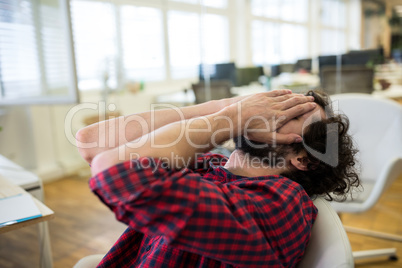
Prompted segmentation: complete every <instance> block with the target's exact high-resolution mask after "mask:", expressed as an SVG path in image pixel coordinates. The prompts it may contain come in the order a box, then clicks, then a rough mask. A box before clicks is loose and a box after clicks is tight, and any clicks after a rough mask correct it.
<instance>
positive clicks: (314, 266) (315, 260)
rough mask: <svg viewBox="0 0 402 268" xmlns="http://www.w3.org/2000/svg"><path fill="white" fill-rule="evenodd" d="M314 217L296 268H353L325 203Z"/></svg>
mask: <svg viewBox="0 0 402 268" xmlns="http://www.w3.org/2000/svg"><path fill="white" fill-rule="evenodd" d="M313 202H314V205H315V206H316V207H317V208H318V216H317V219H316V221H315V223H314V225H313V229H312V233H311V238H310V242H309V244H308V246H307V250H306V253H305V255H304V257H303V259H302V260H301V262H300V263H299V264H298V265H297V267H298V268H320V267H325V268H335V267H336V268H349V267H354V263H353V256H352V249H351V247H350V243H349V240H348V236H347V235H346V232H345V230H344V228H343V226H342V222H341V220H340V219H339V217H338V215H337V214H336V212H335V210H334V209H333V208H332V207H331V205H330V204H329V202H328V201H326V200H325V199H324V198H322V197H318V198H316V199H315V200H314V201H313ZM103 257H104V255H102V254H95V255H89V256H86V257H84V258H82V259H81V260H79V261H78V262H77V264H76V265H75V266H74V268H95V267H96V265H97V264H98V263H99V262H100V261H101V260H102V258H103Z"/></svg>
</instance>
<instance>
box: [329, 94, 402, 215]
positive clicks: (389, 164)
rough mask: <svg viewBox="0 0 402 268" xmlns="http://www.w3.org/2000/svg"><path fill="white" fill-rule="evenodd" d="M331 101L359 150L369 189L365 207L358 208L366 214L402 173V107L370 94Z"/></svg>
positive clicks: (341, 97) (362, 173)
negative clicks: (344, 115)
mask: <svg viewBox="0 0 402 268" xmlns="http://www.w3.org/2000/svg"><path fill="white" fill-rule="evenodd" d="M331 99H332V101H333V105H334V106H335V107H336V106H337V107H338V108H339V112H340V113H344V114H346V115H347V116H348V118H349V120H350V134H351V135H352V137H353V139H354V141H355V143H356V145H357V147H358V149H359V153H358V155H357V159H358V162H359V164H360V170H361V172H360V179H361V181H362V183H363V186H364V184H365V183H366V184H368V185H371V186H370V188H372V191H371V192H370V193H369V195H366V196H367V199H366V200H365V202H367V203H366V204H363V203H362V204H360V205H359V206H361V207H362V208H361V210H363V209H364V210H366V209H368V208H369V207H371V206H372V205H374V204H375V202H376V201H377V200H378V198H379V197H380V195H381V193H382V192H383V191H384V190H385V189H386V188H387V187H388V186H389V185H390V184H391V183H392V182H393V180H394V179H396V178H397V176H398V175H399V174H400V172H402V106H401V105H400V104H398V103H397V102H395V101H392V100H388V99H383V98H379V97H374V96H373V95H369V94H357V93H350V94H338V95H332V96H331ZM366 190H370V189H368V187H367V189H365V191H366ZM364 195H365V194H364ZM334 205H336V204H334ZM340 205H342V204H340ZM336 206H337V205H336ZM335 209H336V210H337V211H345V210H343V209H342V210H339V208H338V207H335ZM353 210H355V209H354V208H353ZM355 212H356V211H355Z"/></svg>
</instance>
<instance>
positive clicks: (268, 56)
mask: <svg viewBox="0 0 402 268" xmlns="http://www.w3.org/2000/svg"><path fill="white" fill-rule="evenodd" d="M250 4H251V13H252V16H254V17H253V21H252V23H251V25H252V26H251V40H252V48H253V49H252V53H253V56H252V61H253V63H254V64H256V65H262V64H279V63H293V62H296V61H297V60H298V59H300V58H304V57H307V56H308V25H307V24H306V22H307V21H308V16H307V15H308V6H309V1H308V0H251V2H250Z"/></svg>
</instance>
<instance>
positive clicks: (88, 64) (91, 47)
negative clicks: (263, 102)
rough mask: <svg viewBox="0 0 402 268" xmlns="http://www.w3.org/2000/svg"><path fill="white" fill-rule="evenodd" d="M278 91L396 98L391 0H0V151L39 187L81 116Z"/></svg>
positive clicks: (397, 17) (76, 162)
mask: <svg viewBox="0 0 402 268" xmlns="http://www.w3.org/2000/svg"><path fill="white" fill-rule="evenodd" d="M277 88H290V89H292V90H293V91H295V92H305V91H307V90H309V89H323V90H325V91H327V92H329V93H330V94H337V93H345V92H361V93H366V94H377V95H382V96H385V97H387V98H391V99H394V100H396V101H400V100H401V98H402V0H1V1H0V90H1V96H0V127H1V131H0V154H1V155H2V156H4V157H5V158H7V159H9V160H11V161H13V162H15V163H17V164H18V165H20V166H21V167H23V168H24V169H26V170H29V171H31V172H33V173H34V174H36V175H37V176H38V177H39V178H41V180H42V181H44V182H45V190H46V183H51V182H52V181H56V180H59V179H60V178H65V177H66V176H75V175H76V174H78V175H80V176H83V177H85V176H88V175H89V173H88V167H87V164H86V163H85V162H84V161H83V160H82V159H81V157H80V156H79V155H78V152H77V149H76V148H75V140H74V135H75V133H76V132H77V130H78V129H80V128H82V127H84V126H86V125H88V124H91V123H94V122H97V121H98V120H101V119H104V118H108V117H109V116H119V115H122V114H130V113H136V112H141V111H145V110H149V109H150V108H151V105H153V104H158V105H160V106H163V104H166V103H167V104H174V105H179V106H183V105H189V104H193V103H199V102H203V101H206V100H209V99H214V98H222V97H230V96H235V95H238V94H250V93H254V92H262V91H267V90H273V89H277ZM56 215H57V211H56Z"/></svg>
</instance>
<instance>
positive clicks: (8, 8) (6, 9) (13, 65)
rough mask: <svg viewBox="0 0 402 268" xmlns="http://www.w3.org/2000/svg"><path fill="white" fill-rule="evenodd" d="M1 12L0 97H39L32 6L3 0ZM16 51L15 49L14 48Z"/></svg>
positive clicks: (37, 61)
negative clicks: (23, 95)
mask: <svg viewBox="0 0 402 268" xmlns="http://www.w3.org/2000/svg"><path fill="white" fill-rule="evenodd" d="M6 2H7V3H6V4H8V5H3V6H2V9H3V12H2V13H0V15H1V17H0V34H1V37H2V38H1V39H0V59H1V61H0V70H1V87H2V95H3V96H6V97H10V98H15V97H18V96H20V95H22V94H26V95H27V96H29V97H32V96H39V95H40V94H41V80H40V79H41V74H40V62H39V61H40V59H39V57H38V47H37V44H38V40H37V36H36V33H35V26H34V16H33V9H34V7H33V5H32V3H31V1H22V2H21V3H20V5H18V3H13V1H12V0H8V1H6ZM15 48H17V49H15Z"/></svg>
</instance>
